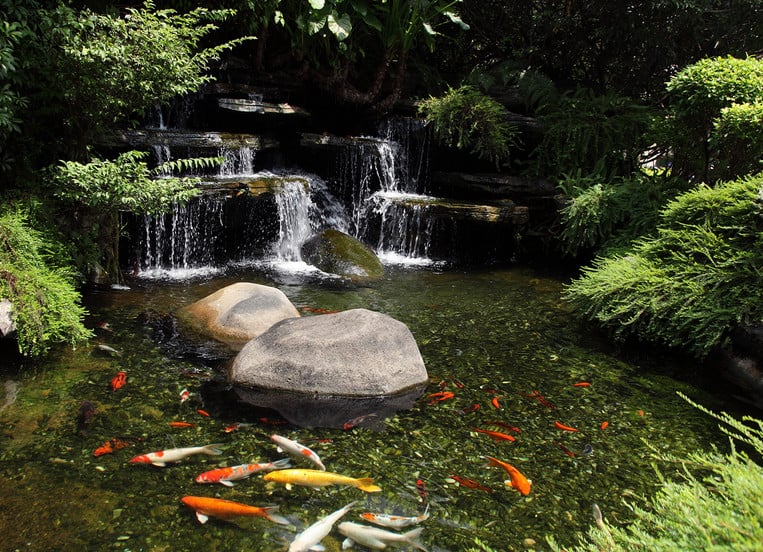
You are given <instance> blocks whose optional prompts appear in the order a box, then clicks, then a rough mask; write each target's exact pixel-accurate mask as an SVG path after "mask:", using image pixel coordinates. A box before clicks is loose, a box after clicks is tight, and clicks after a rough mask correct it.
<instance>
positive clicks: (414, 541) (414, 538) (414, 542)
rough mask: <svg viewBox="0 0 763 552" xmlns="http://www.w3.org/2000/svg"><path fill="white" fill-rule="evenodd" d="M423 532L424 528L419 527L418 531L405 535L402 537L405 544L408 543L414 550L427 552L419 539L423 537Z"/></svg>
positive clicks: (411, 531) (412, 530)
mask: <svg viewBox="0 0 763 552" xmlns="http://www.w3.org/2000/svg"><path fill="white" fill-rule="evenodd" d="M423 531H424V528H423V527H417V528H416V529H411V530H410V531H408V532H407V533H403V534H402V535H401V537H402V538H403V540H404V541H405V542H407V543H408V544H410V545H411V546H413V547H414V548H417V549H418V550H423V551H424V552H427V549H426V547H425V546H424V545H423V544H421V542H420V541H419V537H420V536H421V533H422V532H423Z"/></svg>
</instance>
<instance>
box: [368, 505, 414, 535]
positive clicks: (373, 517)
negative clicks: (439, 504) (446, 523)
mask: <svg viewBox="0 0 763 552" xmlns="http://www.w3.org/2000/svg"><path fill="white" fill-rule="evenodd" d="M360 517H362V518H363V519H365V520H366V521H370V522H371V523H374V524H376V525H380V526H381V527H391V528H393V529H402V528H403V527H408V526H410V525H417V524H419V523H421V522H422V521H426V520H428V519H429V505H428V504H427V508H426V510H424V513H423V514H421V515H418V516H396V515H390V514H375V513H373V512H363V513H362V514H360Z"/></svg>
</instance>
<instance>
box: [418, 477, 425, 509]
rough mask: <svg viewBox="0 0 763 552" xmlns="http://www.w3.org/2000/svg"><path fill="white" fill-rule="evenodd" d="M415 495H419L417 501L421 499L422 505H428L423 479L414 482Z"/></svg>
mask: <svg viewBox="0 0 763 552" xmlns="http://www.w3.org/2000/svg"><path fill="white" fill-rule="evenodd" d="M416 494H418V495H419V499H421V503H422V504H427V503H428V502H427V501H428V493H427V485H426V483H424V480H423V479H417V480H416Z"/></svg>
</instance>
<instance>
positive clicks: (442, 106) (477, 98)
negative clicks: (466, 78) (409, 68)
mask: <svg viewBox="0 0 763 552" xmlns="http://www.w3.org/2000/svg"><path fill="white" fill-rule="evenodd" d="M419 114H421V115H423V116H424V117H425V118H426V119H427V120H428V121H429V122H431V123H432V125H433V127H434V132H435V135H436V136H437V137H438V138H439V139H440V140H441V141H442V142H443V143H445V144H446V145H448V146H450V147H455V148H458V149H462V150H468V151H470V152H471V153H474V154H476V155H477V156H478V157H479V158H480V159H485V160H488V161H492V162H493V163H494V164H495V165H496V168H498V167H499V166H500V165H503V164H506V163H508V161H509V157H510V154H511V148H512V147H514V146H516V145H518V142H519V131H518V130H517V128H516V127H515V126H512V125H510V124H508V122H507V119H506V109H505V108H504V107H503V106H502V105H501V104H499V103H498V102H496V101H495V100H493V99H492V98H490V97H489V96H486V95H485V94H483V93H481V92H479V91H478V90H476V89H475V88H473V87H471V86H461V87H459V88H457V89H452V88H451V89H449V90H448V92H447V93H445V94H444V95H443V96H442V97H439V98H435V97H431V96H430V97H429V98H428V99H426V100H424V101H422V102H421V103H420V105H419Z"/></svg>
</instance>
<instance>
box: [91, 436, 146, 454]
mask: <svg viewBox="0 0 763 552" xmlns="http://www.w3.org/2000/svg"><path fill="white" fill-rule="evenodd" d="M135 441H138V439H125V438H120V437H114V438H113V439H109V440H108V441H106V442H105V443H103V444H102V445H101V446H100V447H98V448H97V449H95V451H93V456H103V455H104V454H111V453H112V452H114V451H117V450H121V449H123V448H127V447H129V446H130V445H132V444H133V443H134V442H135Z"/></svg>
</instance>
